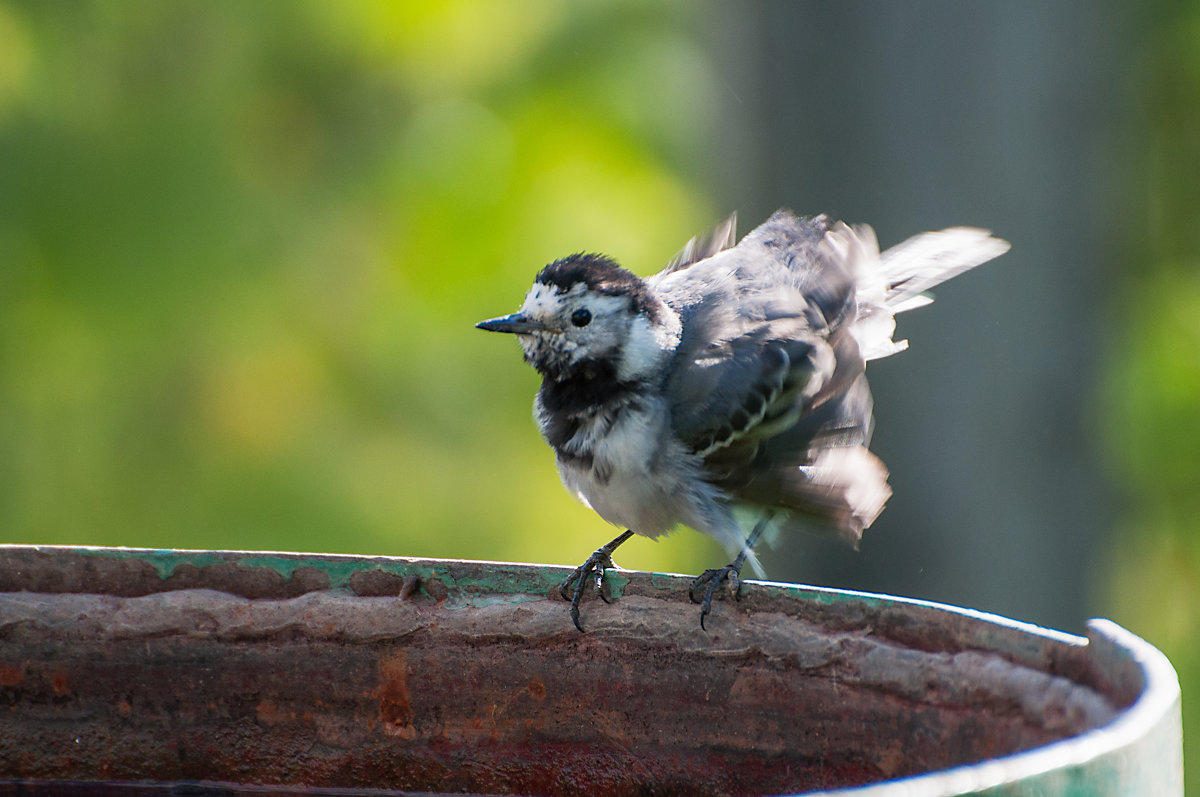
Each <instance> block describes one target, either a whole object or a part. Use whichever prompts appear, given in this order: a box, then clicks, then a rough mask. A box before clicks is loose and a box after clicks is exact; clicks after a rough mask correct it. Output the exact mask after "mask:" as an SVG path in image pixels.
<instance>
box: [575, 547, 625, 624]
mask: <svg viewBox="0 0 1200 797" xmlns="http://www.w3.org/2000/svg"><path fill="white" fill-rule="evenodd" d="M632 536H633V532H632V531H626V532H625V533H624V534H622V535H621V536H620V537H617V538H616V539H615V540H613V541H612V542H610V543H608V544H607V545H602V546H600V547H599V548H597V549H596V550H595V551H593V552H592V555H591V556H589V557H588V558H587V559H586V560H585V561H584V563H583V564H581V565H580V566H579V567H577V568H575V569H574V570H573V571H571V575H569V576H567V577H566V579H565V580H564V581H563V582H562V583H561V584H559V585H558V594H559V595H561V596H562V598H563V600H569V601H570V602H571V612H570V613H571V622H573V623H574V624H575V627H576V628H578V629H579V631H580V632H581V633H582V632H583V624H582V623H581V622H580V621H579V602H580V601H581V600H583V590H584V586H585V585H586V584H587V583H588V576H592V582H593V583H594V584H595V586H596V593H597V594H598V595H599V596H600V599H601V600H602V601H604V602H605V603H612V601H611V600H610V599H609V597H608V595H606V594H605V589H604V571H605V570H607V569H608V568H610V567H613V568H615V567H616V565H615V564H613V559H612V552H613V551H615V550H616V549H617V546H619V545H620V544H621V543H623V542H625V541H626V540H628V539H629V538H630V537H632ZM572 584H574V585H575V589H574V590H571V585H572ZM568 590H570V593H569V594H568Z"/></svg>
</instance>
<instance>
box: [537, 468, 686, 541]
mask: <svg viewBox="0 0 1200 797" xmlns="http://www.w3.org/2000/svg"><path fill="white" fill-rule="evenodd" d="M560 473H561V475H562V478H563V482H564V483H565V484H566V486H567V489H569V490H570V491H571V492H572V493H574V494H575V495H576V496H577V497H578V498H579V500H581V501H583V503H585V504H586V505H587V506H589V507H591V508H592V510H594V511H595V512H596V514H598V515H599V516H600V517H602V518H604V519H605V520H607V521H608V522H609V523H612V524H613V525H616V526H624V527H625V528H628V529H632V530H633V531H634V532H636V533H637V534H643V535H645V536H648V537H657V536H659V535H660V534H663V533H665V532H668V531H670V530H671V529H672V528H674V527H675V525H676V524H677V523H679V520H680V517H681V515H682V514H683V512H682V507H680V506H679V500H680V499H679V495H678V493H677V491H674V490H664V489H662V488H661V487H659V486H658V484H657V483H658V482H659V481H660V479H658V478H655V477H654V476H653V475H651V474H649V473H647V472H645V471H643V470H622V469H614V470H613V471H612V472H611V473H598V472H597V470H596V469H595V468H593V467H573V466H569V465H568V466H564V467H561V468H560ZM602 476H607V478H602Z"/></svg>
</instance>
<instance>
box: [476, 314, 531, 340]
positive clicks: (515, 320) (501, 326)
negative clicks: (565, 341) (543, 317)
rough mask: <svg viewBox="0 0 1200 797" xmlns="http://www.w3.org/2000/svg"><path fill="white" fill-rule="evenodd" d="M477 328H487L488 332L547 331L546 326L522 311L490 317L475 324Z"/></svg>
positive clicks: (519, 332)
mask: <svg viewBox="0 0 1200 797" xmlns="http://www.w3.org/2000/svg"><path fill="white" fill-rule="evenodd" d="M475 328H476V329H486V330H487V331H488V332H511V333H513V334H514V335H528V334H529V333H530V332H545V331H546V326H545V325H544V324H542V323H541V322H539V321H534V320H533V319H531V318H529V317H528V316H524V315H522V314H521V313H513V314H512V315H502V316H500V317H499V318H489V319H488V320H487V321H480V322H479V323H478V324H476V325H475Z"/></svg>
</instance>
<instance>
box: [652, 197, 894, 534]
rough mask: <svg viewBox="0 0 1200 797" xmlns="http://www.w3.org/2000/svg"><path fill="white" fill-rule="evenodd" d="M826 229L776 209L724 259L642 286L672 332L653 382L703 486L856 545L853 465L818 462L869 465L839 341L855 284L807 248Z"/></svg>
mask: <svg viewBox="0 0 1200 797" xmlns="http://www.w3.org/2000/svg"><path fill="white" fill-rule="evenodd" d="M832 224H833V222H832V221H830V220H829V219H827V218H825V217H816V218H813V219H800V218H797V217H795V216H794V215H792V214H791V213H789V212H786V211H781V212H778V213H776V214H775V215H774V216H772V217H771V218H770V219H769V220H768V221H767V222H766V223H764V224H763V225H762V226H761V227H759V228H758V229H756V230H755V231H754V232H752V233H750V235H748V236H747V237H746V239H745V240H743V241H742V242H741V243H739V244H738V245H737V247H735V248H734V249H731V250H728V251H724V252H722V253H720V255H719V256H716V257H713V258H711V259H709V260H706V261H703V262H700V263H696V264H694V265H692V266H691V267H690V268H689V269H687V270H686V271H683V272H675V273H670V274H668V273H667V272H664V274H660V275H657V276H656V277H655V280H656V281H657V282H658V284H657V285H656V287H657V288H658V289H659V290H660V292H661V293H660V295H663V296H664V298H665V299H666V300H667V301H668V303H670V304H672V306H673V307H675V309H676V310H677V311H678V312H679V313H680V316H681V320H682V323H683V331H682V336H681V340H680V345H679V347H678V349H677V350H676V354H675V357H674V359H673V361H672V366H671V369H670V371H669V374H668V377H667V384H666V389H667V395H668V396H671V397H672V403H671V412H672V428H673V431H674V432H675V434H676V436H677V437H678V439H680V440H681V441H683V442H684V444H685V445H687V446H688V447H689V448H690V449H691V450H692V451H693V452H694V453H695V454H696V455H698V456H700V457H701V458H702V459H703V462H704V467H705V470H706V475H707V477H708V478H709V479H710V481H712V482H713V483H714V484H716V485H717V486H718V487H719V488H720V489H722V490H723V491H724V492H725V493H726V494H727V495H729V496H730V497H731V498H733V499H734V500H740V501H746V502H750V503H754V504H758V505H761V506H769V507H775V508H780V509H785V510H788V511H789V512H793V513H800V514H804V515H808V516H811V517H813V518H815V519H817V520H819V521H821V522H823V523H825V524H827V525H829V526H832V527H833V528H835V529H837V530H839V531H840V532H841V533H842V536H844V537H845V538H846V539H848V540H850V541H851V542H855V541H857V538H858V536H860V535H861V532H862V528H863V527H865V525H869V523H870V521H871V520H873V519H874V515H876V514H878V510H879V509H882V502H879V504H878V508H874V507H858V506H855V505H854V504H855V502H854V501H853V500H852V498H851V496H850V488H851V486H852V484H853V483H854V482H856V481H859V480H860V477H861V472H862V467H861V465H862V464H863V463H862V462H861V461H860V462H851V460H854V459H856V458H857V455H854V456H852V457H850V458H849V459H846V462H845V463H840V462H839V463H835V462H834V461H833V460H830V459H829V458H828V457H824V456H823V454H824V452H825V451H827V450H828V449H831V448H839V449H845V450H852V449H861V450H862V453H863V454H865V456H866V457H868V458H870V460H871V461H873V462H874V463H878V460H875V459H874V457H872V456H871V455H870V454H869V453H867V452H866V449H865V445H866V443H867V441H868V438H869V434H870V426H871V402H870V392H869V390H868V389H867V386H866V380H865V377H863V369H864V363H863V359H862V357H861V355H860V354H859V351H858V345H857V343H856V342H855V340H854V337H853V335H852V334H851V333H850V329H851V327H852V324H853V320H854V317H855V312H856V309H855V284H854V280H853V278H852V276H851V275H850V274H849V273H848V271H847V269H846V268H845V267H844V264H843V263H840V262H838V260H837V258H836V257H834V256H833V255H832V254H831V250H830V249H829V248H828V247H822V246H820V245H819V244H820V241H821V240H822V238H823V237H824V234H825V232H827V231H828V230H829V229H830V227H831V226H832ZM843 459H845V458H843ZM848 468H849V469H848ZM878 469H879V470H882V465H879V466H878ZM884 475H886V472H884ZM875 480H876V481H879V479H878V478H876V479H875ZM884 487H885V489H886V484H885V485H884Z"/></svg>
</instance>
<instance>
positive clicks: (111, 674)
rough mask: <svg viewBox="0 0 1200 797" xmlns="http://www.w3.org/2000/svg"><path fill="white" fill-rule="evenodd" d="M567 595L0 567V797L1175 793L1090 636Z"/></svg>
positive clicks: (309, 578) (268, 564)
mask: <svg viewBox="0 0 1200 797" xmlns="http://www.w3.org/2000/svg"><path fill="white" fill-rule="evenodd" d="M567 570H568V569H567V568H561V567H549V566H535V565H517V564H500V563H490V562H467V561H438V560H427V559H403V558H384V557H355V556H333V555H314V554H286V553H245V552H230V551H147V550H132V549H111V548H105V549H81V548H56V547H23V546H0V794H76V793H78V794H110V793H125V792H135V793H139V794H141V793H147V794H148V793H162V794H176V793H180V790H181V789H182V790H184V791H185V792H186V793H221V794H240V793H246V794H249V793H254V794H262V793H264V791H266V792H267V793H275V792H278V793H292V794H351V793H357V791H361V790H365V789H373V790H376V791H372V792H370V793H373V794H390V793H414V792H417V793H472V794H521V795H578V794H581V793H582V794H587V795H589V797H599V796H600V795H643V794H655V795H685V794H686V795H726V794H729V795H764V794H795V793H804V792H811V791H814V790H832V791H835V792H836V793H839V794H846V795H871V796H872V797H894V796H896V795H914V796H915V795H950V794H966V793H971V794H975V793H982V794H991V795H1027V794H1029V795H1032V794H1039V795H1042V794H1045V795H1051V794H1084V793H1086V794H1089V795H1093V794H1096V795H1105V794H1112V795H1116V794H1155V795H1175V794H1182V793H1183V792H1182V789H1183V787H1182V764H1181V759H1182V743H1181V732H1180V714H1179V689H1178V682H1177V680H1176V678H1175V674H1174V672H1173V670H1172V669H1171V666H1170V664H1169V663H1168V662H1167V661H1166V659H1165V658H1164V657H1163V656H1162V655H1161V654H1160V653H1158V652H1157V651H1156V650H1154V649H1153V648H1151V647H1150V646H1149V645H1147V644H1146V643H1144V642H1142V641H1141V640H1139V639H1137V638H1136V637H1134V636H1133V635H1131V634H1129V633H1128V632H1126V631H1124V630H1122V629H1121V628H1119V627H1117V626H1116V625H1114V624H1112V623H1110V622H1107V621H1103V620H1096V621H1093V622H1092V623H1091V624H1090V625H1089V632H1088V637H1087V638H1086V639H1084V638H1081V637H1075V636H1070V635H1066V634H1062V633H1059V632H1056V631H1049V630H1046V629H1042V628H1037V627H1034V626H1030V625H1026V624H1022V623H1017V622H1014V621H1011V620H1006V619H1003V618H1000V617H996V616H992V615H986V614H981V613H978V612H972V611H967V610H962V609H955V608H952V607H948V606H941V605H937V604H931V603H924V602H919V601H911V600H905V599H901V598H894V597H888V596H881V595H871V594H864V593H855V592H843V591H837V590H824V589H816V588H812V587H804V586H796V585H786V584H774V583H763V582H748V583H747V584H746V586H745V587H744V588H743V589H744V592H743V597H742V599H741V600H740V601H737V602H734V601H729V600H725V601H721V602H719V604H715V606H714V611H713V614H712V616H711V617H710V618H709V625H710V631H709V632H708V633H706V632H704V631H702V630H701V629H700V627H699V622H698V619H699V612H698V609H697V608H696V607H695V606H694V605H692V604H691V603H690V602H689V600H688V598H687V585H688V584H689V582H690V580H689V579H687V578H685V577H681V576H671V575H662V574H650V573H634V572H623V573H620V574H616V573H612V574H610V575H609V580H608V583H609V585H610V586H611V588H612V591H613V594H614V603H613V605H611V606H606V605H604V604H602V603H600V602H599V601H593V602H589V603H588V604H586V606H585V608H584V622H585V624H586V626H587V628H588V629H589V630H588V633H587V634H580V633H579V632H578V631H576V630H575V629H574V627H573V626H572V625H571V621H570V619H569V618H568V616H567V610H566V605H565V603H564V602H563V601H562V600H561V599H559V598H558V597H557V596H556V594H555V591H554V589H553V587H554V585H555V584H557V583H558V582H559V581H560V580H561V579H562V578H563V577H564V575H565V574H566V572H567ZM113 790H116V791H113ZM187 790H191V791H187ZM840 790H845V791H840Z"/></svg>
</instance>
